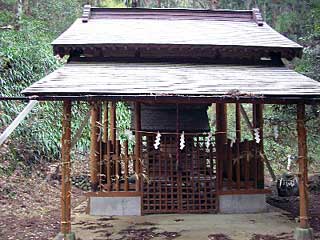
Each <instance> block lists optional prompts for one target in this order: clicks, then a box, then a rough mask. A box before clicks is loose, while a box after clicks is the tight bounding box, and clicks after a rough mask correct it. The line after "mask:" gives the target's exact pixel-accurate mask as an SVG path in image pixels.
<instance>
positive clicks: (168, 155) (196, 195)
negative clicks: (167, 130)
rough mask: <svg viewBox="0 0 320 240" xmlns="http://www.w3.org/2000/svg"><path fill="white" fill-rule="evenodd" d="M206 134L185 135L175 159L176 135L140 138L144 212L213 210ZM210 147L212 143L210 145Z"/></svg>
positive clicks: (210, 152)
mask: <svg viewBox="0 0 320 240" xmlns="http://www.w3.org/2000/svg"><path fill="white" fill-rule="evenodd" d="M207 138H208V137H207V136H206V135H197V136H195V135H186V137H185V141H186V147H185V148H184V149H183V150H182V151H180V150H179V158H178V160H177V157H176V156H177V141H176V135H162V137H161V144H160V146H159V149H157V150H156V149H154V146H153V144H154V142H155V135H154V134H148V135H145V136H144V137H143V154H142V158H143V165H144V173H145V176H146V177H145V181H144V187H143V191H144V194H143V209H144V213H192V212H194V213H201V212H215V211H216V194H215V179H216V177H215V176H216V175H215V172H216V171H215V158H214V153H213V150H212V147H208V145H207ZM210 146H211V145H210Z"/></svg>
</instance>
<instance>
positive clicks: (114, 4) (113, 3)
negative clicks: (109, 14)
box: [101, 0, 126, 8]
mask: <svg viewBox="0 0 320 240" xmlns="http://www.w3.org/2000/svg"><path fill="white" fill-rule="evenodd" d="M101 6H102V7H109V8H124V7H126V5H125V1H123V0H104V1H102V2H101Z"/></svg>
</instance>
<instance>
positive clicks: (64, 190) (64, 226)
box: [61, 101, 71, 236]
mask: <svg viewBox="0 0 320 240" xmlns="http://www.w3.org/2000/svg"><path fill="white" fill-rule="evenodd" d="M61 145H62V147H61V158H62V167H61V233H62V234H63V235H64V236H66V234H70V232H71V179H70V172H71V161H70V160H71V154H70V153H71V101H64V103H63V119H62V141H61Z"/></svg>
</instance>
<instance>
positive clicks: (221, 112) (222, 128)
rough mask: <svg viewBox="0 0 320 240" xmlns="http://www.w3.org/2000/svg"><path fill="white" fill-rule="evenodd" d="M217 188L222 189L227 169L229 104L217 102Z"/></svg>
mask: <svg viewBox="0 0 320 240" xmlns="http://www.w3.org/2000/svg"><path fill="white" fill-rule="evenodd" d="M215 136H216V151H217V163H216V164H217V190H218V191H220V190H221V189H222V180H223V171H224V170H225V171H227V166H228V165H227V164H226V160H227V158H226V157H225V153H226V151H225V150H226V149H225V146H226V143H227V105H226V104H223V103H217V104H216V135H215Z"/></svg>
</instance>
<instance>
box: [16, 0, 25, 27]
mask: <svg viewBox="0 0 320 240" xmlns="http://www.w3.org/2000/svg"><path fill="white" fill-rule="evenodd" d="M22 13H23V2H22V0H18V1H17V5H16V17H15V23H14V28H15V30H19V29H20V24H21V17H22Z"/></svg>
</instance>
